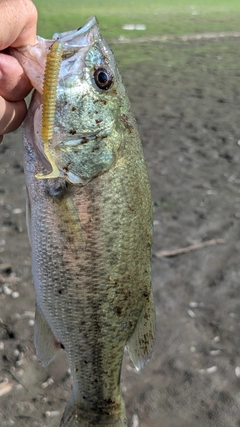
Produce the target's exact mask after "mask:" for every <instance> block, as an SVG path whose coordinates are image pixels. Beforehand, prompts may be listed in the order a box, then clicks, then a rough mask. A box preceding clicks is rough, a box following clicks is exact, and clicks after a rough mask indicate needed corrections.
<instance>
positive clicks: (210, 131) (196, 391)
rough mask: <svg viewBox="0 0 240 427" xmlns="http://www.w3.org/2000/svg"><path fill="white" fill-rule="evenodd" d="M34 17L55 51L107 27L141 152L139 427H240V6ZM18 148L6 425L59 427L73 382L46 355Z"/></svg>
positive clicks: (155, 5)
mask: <svg viewBox="0 0 240 427" xmlns="http://www.w3.org/2000/svg"><path fill="white" fill-rule="evenodd" d="M35 4H36V6H37V8H38V11H39V23H38V34H39V35H41V36H42V37H46V38H51V35H52V34H53V33H54V32H61V31H67V30H71V29H74V28H76V27H79V26H82V25H83V24H84V22H85V20H86V19H87V18H88V17H89V16H91V15H96V16H97V18H98V20H99V23H100V28H101V32H102V35H103V36H104V38H105V39H106V40H107V41H108V42H109V44H110V46H111V48H112V49H113V51H114V53H115V56H116V59H117V62H118V65H119V68H120V71H121V73H122V76H123V81H124V84H125V86H126V88H127V91H128V94H129V97H130V100H131V103H132V107H133V111H134V114H135V116H136V119H137V122H138V125H139V131H140V134H141V138H142V142H143V147H144V152H145V157H146V162H147V167H148V171H149V176H150V181H151V187H152V197H153V209H154V247H153V262H152V265H153V288H154V296H155V303H156V314H157V332H156V343H155V348H154V354H153V357H152V360H151V361H150V362H149V364H148V365H147V367H146V368H145V369H144V370H143V371H142V372H140V373H138V372H136V371H135V370H134V369H133V366H132V364H131V362H130V360H129V358H128V355H127V354H126V356H125V359H124V365H123V375H122V393H123V396H124V400H125V403H126V408H127V415H128V423H129V426H131V427H237V426H240V333H239V328H240V286H239V283H240V268H239V258H240V256H239V255H240V253H239V250H240V243H239V236H240V224H239V219H240V174H239V161H240V151H239V150H240V120H239V117H240V114H239V103H240V84H239V83H240V59H239V50H240V38H239V37H240V2H239V1H237V0H228V1H227V0H225V1H224V0H222V1H221V0H210V1H202V0H195V1H190V0H171V1H166V0H148V1H143V0H138V1H137V0H136V1H131V0H128V1H127V0H121V1H120V0H119V1H116V0H112V1H111V2H107V1H104V0H102V1H99V0H98V1H97V0H89V1H77V0H74V1H73V0H68V1H62V0H61V1H60V0H58V1H56V0H51V1H49V0H48V1H47V0H42V1H41V0H37V1H35ZM21 139H22V136H21V130H18V131H17V132H15V133H12V134H10V135H8V136H6V137H5V138H4V142H3V143H2V144H1V145H0V177H1V180H0V210H1V215H0V233H1V235H0V318H1V320H0V368H1V372H0V420H1V421H0V424H1V426H14V425H15V426H17V427H30V426H31V427H55V426H58V425H59V420H60V418H61V414H62V411H63V408H64V406H65V402H66V400H67V399H68V397H69V395H70V389H71V381H70V377H69V374H68V371H67V369H68V368H67V364H66V361H65V358H64V352H60V353H59V356H58V357H57V360H55V361H54V362H53V363H52V364H51V365H50V366H49V367H48V368H47V369H43V368H42V367H41V366H40V365H39V363H38V361H37V360H36V356H35V350H34V346H33V326H34V290H33V285H32V278H31V257H30V249H29V244H28V240H27V232H26V225H25V184H24V173H23V165H22V160H21V159H22V149H21ZM185 248H188V249H187V251H185Z"/></svg>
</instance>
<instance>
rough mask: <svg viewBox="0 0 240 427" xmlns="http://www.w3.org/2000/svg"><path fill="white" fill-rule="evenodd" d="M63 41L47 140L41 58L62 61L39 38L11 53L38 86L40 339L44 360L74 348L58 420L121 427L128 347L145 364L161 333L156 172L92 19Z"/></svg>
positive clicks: (31, 162)
mask: <svg viewBox="0 0 240 427" xmlns="http://www.w3.org/2000/svg"><path fill="white" fill-rule="evenodd" d="M56 38H57V40H59V43H60V44H59V46H60V47H61V57H62V63H61V67H60V72H59V77H58V82H57V84H56V86H55V91H56V100H55V107H54V108H55V112H56V113H55V116H54V126H53V127H52V128H51V129H52V130H51V138H50V139H48V141H47V144H46V141H45V144H44V141H43V140H41V136H39V135H41V132H40V130H41V123H40V121H39V117H41V111H42V110H41V108H42V96H41V89H39V75H41V72H42V71H41V70H42V64H40V68H39V67H38V65H37V61H40V62H41V55H39V50H40V51H41V50H42V58H46V56H47V61H48V58H51V60H53V61H54V52H53V54H52V55H51V51H50V53H49V54H48V55H46V51H47V52H48V51H49V48H50V49H51V46H54V43H53V41H46V40H44V39H39V41H38V44H37V46H33V47H27V48H23V49H18V50H17V51H15V56H16V57H17V58H18V60H19V62H20V63H22V65H23V67H24V69H25V71H26V73H27V74H29V77H31V78H32V84H33V86H34V85H35V87H36V88H37V89H38V91H35V93H34V95H33V98H32V101H31V105H30V109H29V112H28V116H27V119H26V121H25V125H24V163H25V174H26V183H27V194H28V201H27V206H28V207H27V211H28V218H27V223H28V230H29V237H30V243H31V248H32V270H33V278H34V285H35V289H36V316H35V317H36V318H35V332H34V342H35V346H36V352H37V356H38V358H39V360H40V362H41V363H42V365H43V366H47V365H48V364H49V363H50V362H51V360H52V359H53V358H54V356H55V354H56V352H57V351H58V348H59V347H61V345H62V347H63V348H64V350H65V352H66V356H67V359H68V362H69V367H70V370H71V375H72V378H73V389H72V395H71V398H70V400H69V402H68V404H67V406H66V408H65V411H64V414H63V417H62V421H61V426H62V427H93V426H102V427H103V426H105V427H123V426H126V425H127V420H126V413H125V408H124V403H123V399H122V397H121V392H120V374H121V365H122V359H123V353H124V348H125V346H127V348H128V350H129V354H130V357H131V359H132V361H133V363H134V365H135V367H136V368H137V369H141V368H142V367H143V366H144V365H145V363H146V362H147V361H148V359H149V358H150V356H151V353H152V347H153V341H154V325H155V314H154V305H153V297H152V289H151V245H152V207H151V193H150V186H149V180H148V175H147V171H146V166H145V162H144V157H143V151H142V146H141V141H140V138H139V135H138V131H137V127H136V122H135V120H134V117H133V115H132V111H131V107H130V103H129V101H128V98H127V96H126V92H125V89H124V86H123V84H122V80H121V76H120V74H119V72H118V70H117V67H116V63H115V60H114V57H113V54H112V52H111V50H110V49H109V48H108V46H107V44H106V42H105V41H104V40H103V39H102V38H101V35H100V32H99V28H98V24H97V21H96V19H95V18H94V17H92V18H90V19H89V20H88V21H87V23H86V24H85V26H84V27H82V28H80V29H78V30H76V31H72V32H69V33H63V34H62V35H61V34H58V35H56V36H55V39H56ZM57 46H58V45H55V48H57ZM26 57H27V58H28V59H27V60H26ZM36 58H37V59H36ZM39 58H40V59H39ZM57 60H58V61H59V57H58V58H57ZM47 64H48V63H47ZM69 64H71V66H69ZM52 66H53V67H54V63H53V65H52ZM34 67H35V70H36V82H35V80H34V78H33V77H32V76H33V75H34V73H33V68H34ZM29 69H30V71H29ZM46 70H50V71H49V72H51V65H49V67H46ZM101 73H103V74H102V76H101ZM99 76H100V77H101V81H100V82H99V81H98V78H99ZM42 78H43V76H42ZM105 79H106V80H107V83H106V87H104V81H105ZM45 97H46V93H45ZM45 97H44V102H45V101H46V99H45ZM51 120H52V119H51ZM44 125H46V122H44ZM51 126H52V121H51ZM49 152H51V159H49V158H48V154H49ZM50 160H51V161H50ZM49 162H50V163H49ZM52 163H54V168H55V171H57V173H56V174H54V176H53V175H52V174H51V165H52ZM56 175H57V176H58V177H57V178H56ZM41 178H42V179H41ZM59 343H61V345H59Z"/></svg>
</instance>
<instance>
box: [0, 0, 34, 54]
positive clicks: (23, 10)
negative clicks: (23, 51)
mask: <svg viewBox="0 0 240 427" xmlns="http://www.w3.org/2000/svg"><path fill="white" fill-rule="evenodd" d="M0 7H1V14H0V50H3V49H6V48H7V47H8V46H13V47H20V46H25V45H28V44H35V42H36V26H37V10H36V7H35V6H34V4H33V3H32V2H31V1H30V0H11V1H9V0H0Z"/></svg>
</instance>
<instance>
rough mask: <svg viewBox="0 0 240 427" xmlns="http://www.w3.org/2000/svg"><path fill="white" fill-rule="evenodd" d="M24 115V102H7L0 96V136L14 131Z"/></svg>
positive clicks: (25, 108)
mask: <svg viewBox="0 0 240 427" xmlns="http://www.w3.org/2000/svg"><path fill="white" fill-rule="evenodd" d="M26 114H27V107H26V104H25V101H17V102H9V101H6V100H5V99H4V98H2V97H1V96H0V135H3V134H5V133H8V132H13V131H14V130H16V129H17V128H18V127H19V126H20V125H21V123H22V121H23V120H24V118H25V116H26Z"/></svg>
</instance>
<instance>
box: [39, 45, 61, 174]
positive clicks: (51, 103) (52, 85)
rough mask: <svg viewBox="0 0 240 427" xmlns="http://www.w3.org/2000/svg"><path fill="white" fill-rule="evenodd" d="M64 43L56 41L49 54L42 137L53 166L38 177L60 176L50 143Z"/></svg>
mask: <svg viewBox="0 0 240 427" xmlns="http://www.w3.org/2000/svg"><path fill="white" fill-rule="evenodd" d="M62 55H63V45H62V43H61V42H55V43H53V45H52V46H51V49H50V51H49V52H48V54H47V61H46V67H45V73H44V80H43V94H42V139H43V149H44V153H45V155H46V157H47V160H48V161H49V163H50V165H51V166H52V172H51V173H50V174H48V175H42V174H37V175H35V176H36V178H37V179H47V178H58V177H59V176H60V172H59V169H58V167H57V165H56V164H55V162H54V160H53V159H52V155H51V152H50V148H49V143H50V141H51V139H52V136H53V127H54V118H55V111H56V92H57V84H58V76H59V72H60V67H61V63H62Z"/></svg>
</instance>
